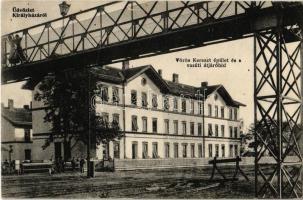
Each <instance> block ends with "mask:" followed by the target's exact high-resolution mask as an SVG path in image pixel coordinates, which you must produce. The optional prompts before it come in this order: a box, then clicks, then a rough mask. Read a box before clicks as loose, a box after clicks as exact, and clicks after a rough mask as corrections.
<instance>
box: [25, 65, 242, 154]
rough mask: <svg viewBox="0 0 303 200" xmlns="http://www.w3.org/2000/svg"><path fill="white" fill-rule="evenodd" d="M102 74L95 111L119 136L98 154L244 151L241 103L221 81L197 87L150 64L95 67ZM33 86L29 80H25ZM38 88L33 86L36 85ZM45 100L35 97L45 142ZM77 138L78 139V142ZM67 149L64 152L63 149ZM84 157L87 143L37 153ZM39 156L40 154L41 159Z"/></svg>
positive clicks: (39, 138) (37, 131) (38, 135)
mask: <svg viewBox="0 0 303 200" xmlns="http://www.w3.org/2000/svg"><path fill="white" fill-rule="evenodd" d="M94 73H96V74H98V77H99V78H100V79H99V81H98V82H97V86H98V88H99V89H100V92H99V95H97V97H96V98H95V99H94V100H95V102H97V103H96V105H95V110H96V113H97V114H99V115H101V116H102V117H103V119H104V120H106V121H109V122H112V121H114V120H115V121H117V122H118V123H119V125H120V127H121V131H123V132H124V137H123V138H122V139H120V140H119V141H115V142H110V144H109V145H108V146H107V145H106V146H104V145H100V146H97V149H96V152H95V156H96V158H97V159H103V158H108V157H111V158H116V159H158V158H161V159H162V158H170V159H178V158H201V157H214V156H218V157H233V156H236V155H238V154H239V152H240V131H239V129H240V120H239V108H240V106H244V105H243V104H241V103H239V102H237V101H235V100H234V99H233V98H232V97H231V96H230V95H229V93H228V92H227V91H226V89H225V88H224V86H223V85H208V84H207V82H202V83H201V86H198V87H194V86H189V85H185V84H182V83H179V77H178V75H177V74H173V79H172V81H167V80H164V79H163V78H162V72H161V70H159V71H158V72H157V71H156V70H155V69H154V68H153V67H152V66H150V65H148V66H141V67H134V68H128V67H127V65H126V66H125V68H124V69H118V68H112V67H108V66H104V67H102V68H95V69H94ZM27 87H29V85H27ZM32 89H34V87H32ZM33 91H35V90H33ZM43 116H44V111H43V105H41V103H40V102H36V101H34V102H33V132H34V138H35V139H34V141H35V142H36V143H41V145H35V146H37V147H38V146H42V143H43V142H44V141H43V140H44V139H45V136H46V135H48V133H47V132H48V130H49V129H50V125H49V124H46V123H43ZM75 143H76V142H75ZM65 151H66V152H65ZM61 154H62V155H64V157H65V158H67V157H85V155H86V147H85V146H84V145H83V144H81V142H77V144H73V142H72V143H69V144H67V143H66V142H65V143H63V141H62V140H61V141H60V140H56V141H55V142H54V145H51V146H49V147H48V148H47V149H45V150H44V151H41V150H40V151H39V155H38V154H37V157H44V158H43V159H46V158H53V157H57V156H60V155H61ZM40 159H41V158H40Z"/></svg>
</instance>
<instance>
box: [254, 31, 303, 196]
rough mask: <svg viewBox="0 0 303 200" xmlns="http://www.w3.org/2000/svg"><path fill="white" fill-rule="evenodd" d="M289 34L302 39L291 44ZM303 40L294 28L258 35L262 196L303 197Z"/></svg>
mask: <svg viewBox="0 0 303 200" xmlns="http://www.w3.org/2000/svg"><path fill="white" fill-rule="evenodd" d="M286 33H287V36H288V37H289V36H290V35H291V36H292V37H294V38H296V39H295V40H294V41H297V42H293V43H292V44H287V43H286V39H285V37H286ZM302 43H303V42H302V39H301V38H299V37H298V35H296V34H295V33H294V31H293V30H292V28H289V29H288V30H286V29H284V30H283V31H282V30H279V29H274V30H271V31H264V32H258V33H256V34H255V38H254V47H255V48H254V82H255V84H254V100H255V102H254V103H255V145H256V146H255V150H256V157H255V165H256V166H255V181H256V184H255V187H256V188H255V191H256V197H259V198H260V197H261V198H270V197H275V198H293V197H295V198H299V197H302V180H301V175H302V154H301V151H300V147H299V145H300V138H302V137H301V136H302V129H301V128H302V127H300V124H301V117H302V114H301V113H302V110H301V109H302V108H301V104H302V92H303V91H302V84H301V83H302V74H301V72H302V69H301V67H302V52H301V54H300V50H302ZM300 55H301V61H300ZM300 62H301V65H300Z"/></svg>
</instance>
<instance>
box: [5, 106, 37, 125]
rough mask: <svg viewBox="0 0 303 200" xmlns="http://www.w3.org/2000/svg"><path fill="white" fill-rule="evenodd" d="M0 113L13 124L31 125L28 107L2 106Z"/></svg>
mask: <svg viewBox="0 0 303 200" xmlns="http://www.w3.org/2000/svg"><path fill="white" fill-rule="evenodd" d="M1 115H2V117H3V118H5V119H6V120H8V121H9V122H10V123H12V124H13V125H14V126H17V127H18V126H22V127H24V126H27V127H31V126H32V112H31V111H30V110H28V109H24V108H11V109H10V108H8V107H2V110H1Z"/></svg>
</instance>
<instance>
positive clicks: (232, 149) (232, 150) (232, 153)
mask: <svg viewBox="0 0 303 200" xmlns="http://www.w3.org/2000/svg"><path fill="white" fill-rule="evenodd" d="M213 146H214V147H215V152H214V153H215V154H213ZM219 146H220V145H219V144H208V157H213V156H214V157H222V158H224V157H226V150H225V144H221V151H220V150H219ZM220 152H221V153H220ZM238 155H239V152H238V145H237V144H235V145H232V144H230V145H229V155H228V156H229V157H236V156H238Z"/></svg>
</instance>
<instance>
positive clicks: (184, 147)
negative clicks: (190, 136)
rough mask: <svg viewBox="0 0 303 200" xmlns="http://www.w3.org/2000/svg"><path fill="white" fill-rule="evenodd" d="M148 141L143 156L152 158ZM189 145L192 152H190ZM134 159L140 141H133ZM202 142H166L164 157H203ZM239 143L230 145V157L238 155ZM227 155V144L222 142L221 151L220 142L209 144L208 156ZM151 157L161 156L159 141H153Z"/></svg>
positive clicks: (136, 156) (144, 144) (136, 155)
mask: <svg viewBox="0 0 303 200" xmlns="http://www.w3.org/2000/svg"><path fill="white" fill-rule="evenodd" d="M148 145H149V143H148V142H142V152H141V153H142V154H141V155H142V156H141V158H143V159H147V158H150V157H149V154H148ZM171 145H173V148H172V150H173V152H171ZM196 145H198V151H197V152H196V150H195V149H196ZM213 146H214V147H215V154H213ZM188 147H189V150H190V152H188ZM179 148H181V151H182V152H181V153H182V155H179ZM131 150H132V159H137V158H138V153H139V152H138V142H132V148H131ZM202 151H203V150H202V144H194V143H191V144H188V143H181V145H180V144H179V143H169V142H165V143H164V154H163V156H164V158H180V157H182V158H188V157H189V158H196V157H198V158H202ZM238 154H239V152H238V145H232V144H230V145H229V157H235V156H238ZM213 156H215V157H226V150H225V145H224V144H221V151H220V150H219V144H208V157H213ZM151 158H160V156H159V154H158V142H153V143H152V154H151Z"/></svg>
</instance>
